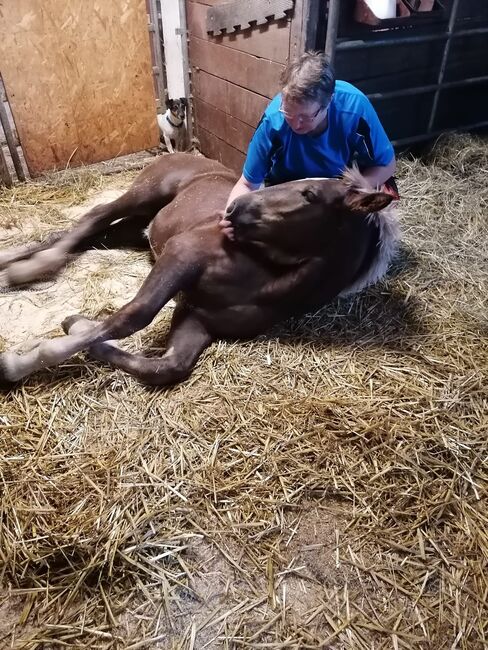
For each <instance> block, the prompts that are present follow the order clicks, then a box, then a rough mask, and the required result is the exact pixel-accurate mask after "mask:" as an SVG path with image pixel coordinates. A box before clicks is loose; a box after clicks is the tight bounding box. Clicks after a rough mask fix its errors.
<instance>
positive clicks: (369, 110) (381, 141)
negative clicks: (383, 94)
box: [351, 93, 396, 187]
mask: <svg viewBox="0 0 488 650" xmlns="http://www.w3.org/2000/svg"><path fill="white" fill-rule="evenodd" d="M357 111H358V112H357V115H358V121H357V124H356V125H355V128H354V130H353V132H352V134H351V149H352V150H353V151H355V152H356V153H357V154H358V160H357V162H358V164H359V169H360V171H361V173H362V175H363V176H364V178H366V179H367V180H368V181H369V182H370V183H371V185H372V186H373V187H381V186H382V185H384V183H385V182H386V181H387V180H388V179H389V178H391V177H392V176H393V174H394V173H395V169H396V159H395V152H394V150H393V147H392V145H391V142H390V140H389V138H388V136H387V135H386V132H385V129H384V128H383V125H382V124H381V122H380V120H379V118H378V115H377V113H376V111H375V110H374V108H373V106H372V104H371V102H370V101H369V99H368V98H367V97H366V96H365V95H363V94H362V93H361V94H360V95H358V97H357Z"/></svg>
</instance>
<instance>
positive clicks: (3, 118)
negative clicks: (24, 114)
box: [0, 81, 25, 181]
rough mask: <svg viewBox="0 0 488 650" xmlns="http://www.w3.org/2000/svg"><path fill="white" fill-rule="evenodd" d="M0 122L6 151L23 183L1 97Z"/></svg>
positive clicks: (21, 171)
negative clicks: (6, 147)
mask: <svg viewBox="0 0 488 650" xmlns="http://www.w3.org/2000/svg"><path fill="white" fill-rule="evenodd" d="M2 84H3V81H2ZM0 122H1V123H2V128H3V132H4V133H5V139H6V140H7V145H8V150H9V151H10V156H11V158H12V162H13V164H14V167H15V172H16V174H17V178H18V179H19V181H25V174H24V169H23V167H22V162H21V160H20V156H19V154H18V151H17V143H16V142H15V138H14V134H13V133H12V129H11V128H10V121H9V119H8V115H7V111H6V110H5V106H4V104H3V98H2V97H0Z"/></svg>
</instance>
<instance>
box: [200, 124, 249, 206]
mask: <svg viewBox="0 0 488 650" xmlns="http://www.w3.org/2000/svg"><path fill="white" fill-rule="evenodd" d="M198 139H199V141H200V147H201V151H202V153H203V154H204V155H205V156H207V157H208V158H213V159H214V160H218V161H219V162H221V163H222V164H223V165H225V166H226V167H228V168H229V169H232V170H233V171H235V173H236V174H237V176H240V175H241V173H242V167H243V165H244V160H245V159H246V157H245V156H244V154H243V153H242V152H241V151H238V150H237V149H234V147H231V145H229V144H227V142H224V141H223V140H220V139H219V138H218V137H217V136H215V135H213V134H212V133H209V132H208V131H206V130H205V129H203V128H199V129H198ZM223 207H224V206H222V208H223Z"/></svg>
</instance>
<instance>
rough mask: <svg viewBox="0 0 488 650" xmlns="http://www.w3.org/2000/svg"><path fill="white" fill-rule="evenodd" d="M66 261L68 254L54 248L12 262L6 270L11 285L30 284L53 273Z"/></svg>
mask: <svg viewBox="0 0 488 650" xmlns="http://www.w3.org/2000/svg"><path fill="white" fill-rule="evenodd" d="M65 263H66V255H65V254H64V253H60V252H59V251H58V250H56V249H54V248H48V249H46V250H44V251H39V253H35V255H32V257H30V258H29V259H27V260H20V261H18V262H14V263H13V264H11V265H10V266H9V267H8V268H7V269H6V271H5V273H6V275H7V280H8V283H9V284H10V285H16V284H28V283H29V282H33V281H34V280H39V279H40V278H44V277H47V276H50V275H53V274H54V273H56V272H57V271H59V269H60V268H61V267H63V266H64V265H65Z"/></svg>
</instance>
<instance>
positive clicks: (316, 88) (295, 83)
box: [281, 52, 335, 106]
mask: <svg viewBox="0 0 488 650" xmlns="http://www.w3.org/2000/svg"><path fill="white" fill-rule="evenodd" d="M281 80H282V84H283V90H282V93H283V97H284V98H286V99H289V100H290V101H293V102H298V103H302V102H313V101H315V102H318V103H319V104H321V105H322V106H326V105H327V104H328V103H329V102H330V99H331V97H332V95H333V93H334V86H335V76H334V71H333V70H332V67H331V65H330V64H329V62H328V61H327V58H326V56H325V54H324V53H323V52H305V53H304V54H302V55H301V56H300V57H298V59H296V60H295V61H292V62H291V63H290V64H289V65H288V66H287V67H286V68H285V70H284V72H283V75H282V78H281Z"/></svg>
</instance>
